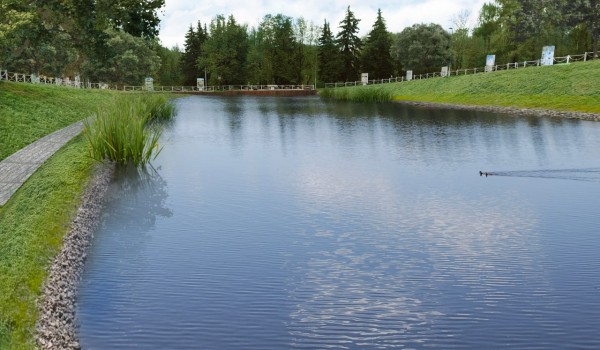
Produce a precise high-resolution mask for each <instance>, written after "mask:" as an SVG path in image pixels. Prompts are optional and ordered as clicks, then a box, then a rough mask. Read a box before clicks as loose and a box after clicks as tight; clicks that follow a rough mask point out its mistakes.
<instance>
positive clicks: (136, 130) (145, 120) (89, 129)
mask: <svg viewBox="0 0 600 350" xmlns="http://www.w3.org/2000/svg"><path fill="white" fill-rule="evenodd" d="M174 114H175V109H174V107H173V105H172V104H170V103H169V102H168V99H167V98H166V97H164V96H160V95H138V96H136V95H122V96H119V97H117V98H116V99H115V102H114V104H113V105H112V106H111V107H110V108H108V109H106V110H101V111H98V113H97V115H96V117H95V118H94V119H92V120H90V121H86V122H85V131H84V134H85V136H86V138H87V140H88V143H89V145H90V155H91V157H92V158H94V159H96V160H98V161H103V160H105V159H109V160H112V161H115V162H117V163H118V164H133V165H134V166H136V167H139V166H141V167H143V166H145V165H146V164H148V162H150V161H151V160H153V159H155V158H156V156H158V154H159V153H160V150H161V148H160V147H159V144H158V140H159V138H160V135H161V129H160V125H159V124H158V122H159V121H161V120H170V119H172V118H173V116H174Z"/></svg>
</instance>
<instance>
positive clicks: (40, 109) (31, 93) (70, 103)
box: [0, 82, 115, 160]
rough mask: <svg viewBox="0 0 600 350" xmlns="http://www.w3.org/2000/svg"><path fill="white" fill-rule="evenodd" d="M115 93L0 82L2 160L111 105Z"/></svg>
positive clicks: (0, 150) (0, 155) (0, 144)
mask: <svg viewBox="0 0 600 350" xmlns="http://www.w3.org/2000/svg"><path fill="white" fill-rule="evenodd" d="M114 95H115V92H112V91H100V90H87V89H73V88H67V87H60V86H45V85H33V84H17V83H7V82H0V160H2V159H4V158H6V157H8V156H9V155H11V154H13V153H14V152H16V151H18V150H19V149H21V148H23V147H24V146H26V145H28V144H30V143H32V142H33V141H35V140H37V139H39V138H41V137H43V136H45V135H48V134H49V133H51V132H53V131H56V130H59V129H61V128H63V127H65V126H67V125H69V124H72V123H74V122H76V121H78V120H81V119H83V118H85V117H87V116H89V115H90V114H92V113H93V112H96V111H97V110H98V108H105V107H107V106H109V105H110V104H111V101H112V99H113V96H114Z"/></svg>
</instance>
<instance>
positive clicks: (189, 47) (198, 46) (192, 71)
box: [181, 21, 208, 86]
mask: <svg viewBox="0 0 600 350" xmlns="http://www.w3.org/2000/svg"><path fill="white" fill-rule="evenodd" d="M197 28H198V29H197V30H194V26H192V25H190V28H189V29H188V31H187V33H186V34H185V44H184V52H183V54H182V55H181V70H182V74H183V78H184V79H183V84H185V85H188V86H191V85H196V79H197V78H200V77H203V76H204V67H198V59H199V58H200V56H201V55H202V46H203V45H204V43H205V42H206V39H207V37H208V33H207V31H208V30H207V29H206V27H204V28H202V24H201V23H200V21H198V26H197Z"/></svg>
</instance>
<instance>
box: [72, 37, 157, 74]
mask: <svg viewBox="0 0 600 350" xmlns="http://www.w3.org/2000/svg"><path fill="white" fill-rule="evenodd" d="M106 34H107V36H108V37H109V39H108V40H107V42H106V46H105V49H104V52H105V55H104V56H103V57H94V58H91V59H89V60H88V61H86V62H85V64H84V66H83V70H84V73H86V75H87V76H88V77H90V78H91V79H92V80H94V81H103V82H112V83H118V84H126V85H142V84H143V82H144V78H146V77H149V76H155V75H156V73H157V72H158V70H159V68H160V57H159V56H158V55H157V54H156V53H155V52H154V50H153V49H152V48H151V47H150V46H149V44H148V42H146V41H145V40H144V39H142V38H139V37H135V36H133V35H131V34H128V33H125V32H124V31H120V30H115V29H107V30H106Z"/></svg>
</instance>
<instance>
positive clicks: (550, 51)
mask: <svg viewBox="0 0 600 350" xmlns="http://www.w3.org/2000/svg"><path fill="white" fill-rule="evenodd" d="M554 48H555V47H554V46H544V48H543V49H542V66H551V65H553V64H554Z"/></svg>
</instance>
